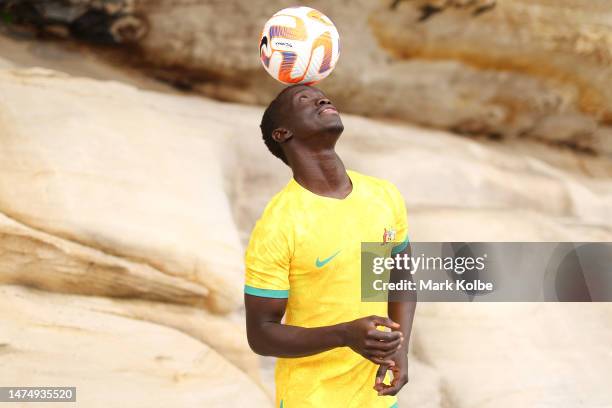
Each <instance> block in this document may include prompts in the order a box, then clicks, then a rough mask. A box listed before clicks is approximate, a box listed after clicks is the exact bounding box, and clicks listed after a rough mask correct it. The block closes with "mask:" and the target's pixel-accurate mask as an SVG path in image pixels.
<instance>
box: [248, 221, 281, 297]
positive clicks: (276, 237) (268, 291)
mask: <svg viewBox="0 0 612 408" xmlns="http://www.w3.org/2000/svg"><path fill="white" fill-rule="evenodd" d="M291 242H292V241H291V234H290V231H288V228H287V226H286V223H284V222H283V221H282V220H279V219H276V220H275V219H274V217H273V216H270V215H269V214H268V215H266V214H265V213H264V215H263V216H262V218H261V219H260V220H258V221H257V223H256V224H255V227H254V228H253V232H252V233H251V238H250V240H249V244H248V246H247V250H246V253H245V258H244V259H245V285H244V292H245V293H247V294H249V295H254V296H261V297H269V298H288V297H289V265H290V262H291V253H292V250H291Z"/></svg>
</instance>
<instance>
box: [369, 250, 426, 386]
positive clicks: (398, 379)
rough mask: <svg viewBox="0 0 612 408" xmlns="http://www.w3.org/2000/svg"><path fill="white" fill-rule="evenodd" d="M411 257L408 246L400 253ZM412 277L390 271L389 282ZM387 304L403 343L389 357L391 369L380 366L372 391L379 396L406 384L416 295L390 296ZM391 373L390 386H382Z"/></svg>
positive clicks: (400, 272)
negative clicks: (386, 374) (392, 362)
mask: <svg viewBox="0 0 612 408" xmlns="http://www.w3.org/2000/svg"><path fill="white" fill-rule="evenodd" d="M404 254H406V256H411V250H410V245H408V246H407V247H406V248H405V249H404V250H403V251H401V252H400V256H402V257H403V256H404ZM411 278H412V275H410V273H409V272H408V271H398V270H396V269H392V270H391V274H390V277H389V280H390V281H391V282H399V281H400V280H401V279H409V280H411ZM389 297H390V298H392V299H394V300H389V302H388V304H387V313H388V314H389V318H390V319H391V320H393V321H394V322H398V323H399V324H400V328H399V331H400V332H401V333H402V334H403V337H404V342H403V343H402V345H401V347H400V348H399V349H398V351H397V352H396V353H395V354H394V355H392V356H391V359H392V360H393V361H394V362H395V364H394V365H393V366H392V367H389V366H388V365H387V364H382V365H381V366H380V367H379V369H378V372H377V373H376V380H375V385H374V389H375V390H376V391H378V394H379V395H395V394H397V393H398V392H399V390H400V389H402V387H403V386H404V385H406V383H407V382H408V346H409V344H410V333H411V332H412V323H413V321H414V313H415V311H416V293H415V292H403V293H400V294H394V295H392V294H390V295H389ZM389 368H390V369H391V371H392V372H393V381H392V382H391V385H386V384H383V380H384V378H385V373H386V372H387V370H388V369H389Z"/></svg>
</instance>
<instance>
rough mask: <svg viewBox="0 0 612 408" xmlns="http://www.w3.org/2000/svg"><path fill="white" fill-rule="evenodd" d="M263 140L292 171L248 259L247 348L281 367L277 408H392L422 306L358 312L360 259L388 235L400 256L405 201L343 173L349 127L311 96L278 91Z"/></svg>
mask: <svg viewBox="0 0 612 408" xmlns="http://www.w3.org/2000/svg"><path fill="white" fill-rule="evenodd" d="M261 130H262V133H263V139H264V141H265V143H266V146H267V147H268V149H269V150H270V152H272V154H274V155H275V156H276V157H278V158H279V159H281V160H282V161H283V162H284V163H285V164H287V165H288V166H289V167H291V170H292V172H293V177H292V178H291V180H290V181H289V182H288V183H287V185H286V186H285V187H284V188H283V189H282V190H281V191H280V192H278V193H277V194H276V195H275V196H274V197H273V198H272V199H271V200H270V202H269V203H268V205H267V206H266V208H265V210H264V212H263V214H262V216H261V218H260V219H259V220H258V221H257V223H256V225H255V227H254V229H253V232H252V234H251V238H250V241H249V244H248V248H247V251H246V255H245V264H246V279H245V280H246V284H245V289H244V292H245V295H244V301H245V308H246V326H247V336H248V341H249V345H250V346H251V348H252V349H253V351H254V352H256V353H257V354H260V355H265V356H276V357H278V360H277V363H276V369H275V382H276V407H283V408H294V407H296V408H297V407H300V408H302V407H316V408H323V407H324V408H335V407H342V408H347V407H350V408H352V407H355V408H363V407H367V408H375V407H381V408H389V407H397V399H396V397H395V394H397V392H398V391H399V390H400V389H401V388H402V387H403V386H404V385H405V384H406V383H407V382H408V357H407V353H408V343H409V339H410V332H411V329H412V321H413V317H414V311H415V307H416V303H415V302H414V301H409V302H393V301H389V302H387V303H385V302H362V301H361V272H360V262H361V252H360V251H361V242H380V241H381V238H383V236H384V241H385V243H386V242H389V243H391V245H393V243H395V246H394V248H396V249H399V250H400V251H404V250H405V248H406V247H407V246H408V234H407V221H406V209H405V205H404V199H403V197H402V196H401V193H400V192H399V191H398V189H397V188H396V187H395V186H394V185H393V184H392V183H390V182H388V181H385V180H381V179H378V178H374V177H370V176H366V175H363V174H360V173H358V172H355V171H352V170H346V169H345V167H344V164H343V163H342V161H341V160H340V157H338V155H337V154H336V152H335V150H334V147H335V145H336V142H337V141H338V138H339V137H340V134H341V133H342V131H343V130H344V125H343V124H342V121H341V120H340V115H339V114H338V111H337V109H336V108H335V107H334V105H332V103H331V102H330V100H329V99H327V98H326V97H325V95H324V94H323V93H322V92H321V91H320V90H319V89H317V88H315V87H313V86H306V85H294V86H290V87H287V88H285V89H284V90H283V91H282V92H280V93H279V94H278V96H277V97H276V98H275V99H274V100H273V101H272V102H271V103H270V105H269V106H268V108H267V109H266V110H265V112H264V114H263V118H262V122H261ZM285 313H286V318H285V322H284V323H283V322H281V320H282V318H283V315H285ZM377 326H384V327H387V328H389V329H391V331H382V330H379V329H377ZM389 371H390V372H392V373H393V380H392V381H391V382H390V384H389V381H390V375H389V374H390V373H389ZM383 380H384V382H383Z"/></svg>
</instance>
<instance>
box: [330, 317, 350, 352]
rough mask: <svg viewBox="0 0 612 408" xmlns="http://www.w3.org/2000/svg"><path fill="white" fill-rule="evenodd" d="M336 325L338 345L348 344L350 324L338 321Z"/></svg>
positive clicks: (344, 345)
mask: <svg viewBox="0 0 612 408" xmlns="http://www.w3.org/2000/svg"><path fill="white" fill-rule="evenodd" d="M333 327H334V333H335V335H336V336H335V337H336V347H346V346H347V345H348V324H347V323H346V322H345V323H338V324H337V325H335V326H333Z"/></svg>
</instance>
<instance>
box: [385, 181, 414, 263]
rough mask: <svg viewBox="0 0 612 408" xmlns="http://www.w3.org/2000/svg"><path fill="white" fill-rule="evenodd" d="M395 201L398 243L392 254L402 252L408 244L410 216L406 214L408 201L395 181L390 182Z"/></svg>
mask: <svg viewBox="0 0 612 408" xmlns="http://www.w3.org/2000/svg"><path fill="white" fill-rule="evenodd" d="M389 188H390V189H391V196H392V202H393V212H394V218H395V239H394V242H396V243H397V244H396V245H395V246H394V247H393V249H392V250H391V254H392V255H395V254H398V253H400V252H402V251H403V250H404V249H406V247H407V246H408V243H409V239H408V217H407V214H406V203H405V200H404V197H403V196H402V193H401V192H400V191H399V190H398V188H397V187H396V186H395V184H393V183H389Z"/></svg>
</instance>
